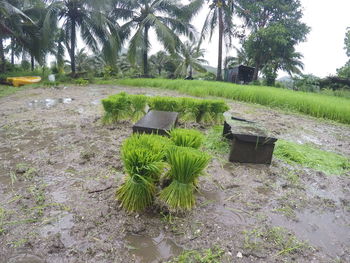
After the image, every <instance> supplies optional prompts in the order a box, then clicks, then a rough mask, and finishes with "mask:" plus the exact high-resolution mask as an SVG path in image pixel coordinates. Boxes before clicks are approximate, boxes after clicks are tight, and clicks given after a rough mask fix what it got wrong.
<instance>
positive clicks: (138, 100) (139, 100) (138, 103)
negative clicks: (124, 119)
mask: <svg viewBox="0 0 350 263" xmlns="http://www.w3.org/2000/svg"><path fill="white" fill-rule="evenodd" d="M129 98H130V102H131V107H132V120H133V121H134V122H137V121H138V120H140V119H141V118H142V117H143V116H144V115H145V114H146V112H145V109H146V106H147V101H148V98H147V97H146V96H145V95H132V96H129Z"/></svg>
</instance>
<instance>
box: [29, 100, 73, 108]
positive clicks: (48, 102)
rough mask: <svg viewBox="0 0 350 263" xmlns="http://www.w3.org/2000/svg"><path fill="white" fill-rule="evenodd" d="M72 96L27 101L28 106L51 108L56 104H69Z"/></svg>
mask: <svg viewBox="0 0 350 263" xmlns="http://www.w3.org/2000/svg"><path fill="white" fill-rule="evenodd" d="M73 100H74V99H72V98H60V99H44V100H33V101H31V102H29V104H28V105H29V107H33V108H34V107H44V108H52V107H54V106H56V105H57V104H60V103H62V104H69V103H71V102H72V101H73Z"/></svg>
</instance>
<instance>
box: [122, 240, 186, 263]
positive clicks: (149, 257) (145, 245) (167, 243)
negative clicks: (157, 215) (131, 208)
mask: <svg viewBox="0 0 350 263" xmlns="http://www.w3.org/2000/svg"><path fill="white" fill-rule="evenodd" d="M125 240H126V242H127V247H128V248H129V249H130V254H132V255H133V256H134V258H135V262H136V263H155V262H160V261H161V262H163V261H164V260H168V259H170V258H171V257H176V256H178V255H179V254H180V253H181V252H182V251H183V248H182V247H180V246H178V245H176V243H175V242H174V241H173V240H171V239H170V238H167V237H165V235H164V233H161V234H160V235H159V236H158V237H156V238H151V237H149V236H141V235H134V234H130V235H127V236H126V238H125Z"/></svg>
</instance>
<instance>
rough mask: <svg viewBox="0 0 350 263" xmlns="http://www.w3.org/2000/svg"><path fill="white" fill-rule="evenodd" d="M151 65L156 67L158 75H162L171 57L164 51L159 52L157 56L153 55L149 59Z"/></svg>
mask: <svg viewBox="0 0 350 263" xmlns="http://www.w3.org/2000/svg"><path fill="white" fill-rule="evenodd" d="M149 61H150V63H151V65H153V66H154V67H155V69H156V70H157V72H158V75H159V76H161V75H162V70H163V69H164V66H165V64H166V63H167V62H168V61H169V56H168V54H167V53H166V52H164V51H158V52H157V53H156V54H154V55H152V56H151V57H150V58H149Z"/></svg>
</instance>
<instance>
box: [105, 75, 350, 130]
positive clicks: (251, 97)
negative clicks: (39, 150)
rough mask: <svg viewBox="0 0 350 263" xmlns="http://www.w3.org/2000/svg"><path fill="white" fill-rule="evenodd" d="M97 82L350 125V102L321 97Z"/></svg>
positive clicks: (217, 86)
mask: <svg viewBox="0 0 350 263" xmlns="http://www.w3.org/2000/svg"><path fill="white" fill-rule="evenodd" d="M99 83H101V84H108V83H116V84H119V85H127V86H135V87H153V88H161V89H168V90H176V91H179V92H181V93H184V94H188V95H192V96H197V97H208V96H214V97H221V98H226V99H233V100H238V101H244V102H249V103H256V104H260V105H265V106H269V107H272V108H280V109H283V110H292V111H295V112H300V113H302V114H306V115H310V116H313V117H317V118H324V119H328V120H334V121H337V122H341V123H346V124H350V101H349V99H348V98H342V97H335V96H328V95H324V94H317V93H306V92H296V91H292V90H287V89H279V88H274V87H264V86H248V85H235V84H231V83H224V82H213V81H201V80H193V81H187V80H165V79H122V80H117V81H112V82H111V81H100V82H99Z"/></svg>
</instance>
